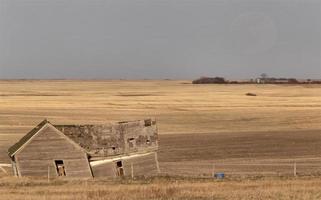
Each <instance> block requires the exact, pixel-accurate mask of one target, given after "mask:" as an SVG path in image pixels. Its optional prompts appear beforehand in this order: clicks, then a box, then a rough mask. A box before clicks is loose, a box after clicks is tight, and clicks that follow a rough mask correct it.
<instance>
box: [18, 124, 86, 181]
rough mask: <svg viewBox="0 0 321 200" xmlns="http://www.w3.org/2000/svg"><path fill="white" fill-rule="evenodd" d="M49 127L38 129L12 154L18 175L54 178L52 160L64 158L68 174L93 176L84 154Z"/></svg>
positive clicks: (72, 175)
mask: <svg viewBox="0 0 321 200" xmlns="http://www.w3.org/2000/svg"><path fill="white" fill-rule="evenodd" d="M57 131H58V130H55V128H54V127H52V126H47V127H45V128H44V129H43V130H41V131H40V132H39V133H38V134H37V135H36V136H35V137H34V138H32V140H30V142H29V143H27V144H26V146H25V147H24V148H23V149H22V150H21V151H19V152H18V153H17V154H16V155H15V160H16V163H17V169H18V173H19V175H20V176H48V168H49V174H50V176H51V177H56V176H57V172H56V167H55V160H63V162H64V166H65V171H66V176H67V177H92V174H91V169H90V166H89V162H88V158H87V155H86V153H85V152H84V151H82V150H81V149H80V148H77V147H76V146H75V145H74V144H72V143H71V142H70V141H69V140H68V139H66V137H65V136H63V135H61V134H59V133H57Z"/></svg>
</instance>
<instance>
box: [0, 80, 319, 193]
mask: <svg viewBox="0 0 321 200" xmlns="http://www.w3.org/2000/svg"><path fill="white" fill-rule="evenodd" d="M248 92H251V93H255V94H257V96H246V95H245V94H246V93H248ZM320 113H321V85H192V84H190V81H174V80H173V81H172V80H141V81H125V80H115V81H98V80H97V81H77V80H72V81H67V80H52V81H0V163H7V162H8V158H7V155H6V150H7V148H8V147H9V146H10V145H12V144H13V143H14V142H16V141H17V140H18V139H19V138H20V137H22V136H23V134H25V133H26V132H27V131H28V130H30V129H31V128H32V127H33V126H34V125H36V124H37V123H38V122H40V121H41V120H42V119H43V118H48V119H49V120H50V121H51V122H52V123H56V124H84V123H86V124H89V123H95V124H98V123H104V122H105V121H119V120H133V119H140V118H144V117H150V116H152V117H156V119H157V121H158V126H159V134H160V152H159V160H160V166H161V170H162V172H163V173H164V174H170V175H182V176H184V175H187V176H189V175H195V176H204V177H208V176H211V173H212V172H213V165H215V171H219V172H220V171H222V172H225V173H226V174H227V176H229V175H230V174H234V173H236V174H242V173H244V174H251V172H255V173H256V172H259V173H258V174H261V173H262V174H264V175H265V174H272V175H276V176H277V177H278V178H275V177H274V178H271V179H262V180H261V179H260V180H249V179H242V181H238V179H234V178H232V180H230V181H223V182H215V181H211V180H208V179H206V180H193V179H186V180H185V179H184V180H167V179H165V180H164V179H160V180H152V181H143V182H142V183H141V182H139V181H138V182H134V183H125V184H115V182H99V181H94V182H92V181H90V182H89V183H88V185H86V186H84V185H83V184H85V183H83V182H77V184H75V183H70V182H58V183H56V182H52V183H50V184H47V183H46V182H45V181H44V180H33V181H31V180H29V179H23V180H16V179H12V178H2V179H0V184H2V185H1V186H3V187H0V190H1V191H0V194H1V195H3V194H5V193H7V194H5V195H6V196H3V197H1V196H0V199H21V198H22V199H44V198H45V199H71V197H73V199H86V198H87V199H320V198H321V193H320V191H321V187H320V185H321V184H320V183H321V182H320V180H319V178H313V177H312V176H311V175H315V176H317V177H320V174H321V114H320ZM294 162H295V163H297V170H298V174H299V175H302V176H306V175H310V177H309V178H302V177H301V178H297V179H286V180H283V178H282V177H283V175H291V173H292V171H293V163H294ZM255 175H257V174H255ZM280 177H281V178H280ZM177 181H178V182H177ZM101 183H103V184H101ZM18 188H19V190H17V189H18ZM109 194H110V195H109ZM125 194H131V195H130V196H128V195H127V196H125Z"/></svg>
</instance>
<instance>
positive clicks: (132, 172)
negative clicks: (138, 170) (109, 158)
mask: <svg viewBox="0 0 321 200" xmlns="http://www.w3.org/2000/svg"><path fill="white" fill-rule="evenodd" d="M130 168H131V175H132V179H134V166H133V163H130Z"/></svg>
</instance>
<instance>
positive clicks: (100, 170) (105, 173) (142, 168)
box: [92, 153, 158, 178]
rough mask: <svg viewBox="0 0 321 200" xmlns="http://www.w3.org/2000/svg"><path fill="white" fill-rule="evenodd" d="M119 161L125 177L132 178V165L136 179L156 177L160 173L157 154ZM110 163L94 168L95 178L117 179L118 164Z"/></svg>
mask: <svg viewBox="0 0 321 200" xmlns="http://www.w3.org/2000/svg"><path fill="white" fill-rule="evenodd" d="M117 161H122V163H123V169H124V175H125V176H128V177H130V176H131V173H132V168H131V165H133V173H134V176H135V177H138V176H145V177H147V176H156V175H157V173H158V169H157V163H156V160H155V154H154V153H151V154H148V155H144V156H140V157H135V158H128V159H119V160H117ZM117 161H115V162H108V163H105V164H101V165H98V166H93V167H92V171H93V175H94V177H97V178H99V177H117V176H116V162H117Z"/></svg>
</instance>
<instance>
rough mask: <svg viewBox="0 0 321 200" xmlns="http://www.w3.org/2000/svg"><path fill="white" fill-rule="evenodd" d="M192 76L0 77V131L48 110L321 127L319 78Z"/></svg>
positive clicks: (206, 123) (186, 123) (216, 128)
mask: <svg viewBox="0 0 321 200" xmlns="http://www.w3.org/2000/svg"><path fill="white" fill-rule="evenodd" d="M189 83H190V81H165V80H164V81H161V80H160V81H156V80H145V81H125V80H124V81H117V80H115V81H67V80H64V81H58V80H57V81H0V114H1V115H0V121H1V124H0V131H1V134H10V133H20V134H21V133H25V131H27V130H28V129H30V128H31V127H32V126H34V125H35V124H36V123H37V122H39V121H40V120H42V119H43V118H48V119H49V120H51V121H53V122H54V123H77V124H79V123H103V122H105V121H118V120H131V119H138V118H143V117H149V116H153V117H156V118H157V120H158V125H159V130H160V134H168V133H204V132H205V133H215V132H242V131H271V130H278V131H280V130H316V129H320V128H321V123H320V122H321V116H320V114H319V113H320V112H321V86H320V85H254V84H253V85H192V84H189ZM247 92H252V93H256V94H257V95H258V96H256V97H249V96H246V95H245V94H246V93H247Z"/></svg>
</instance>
